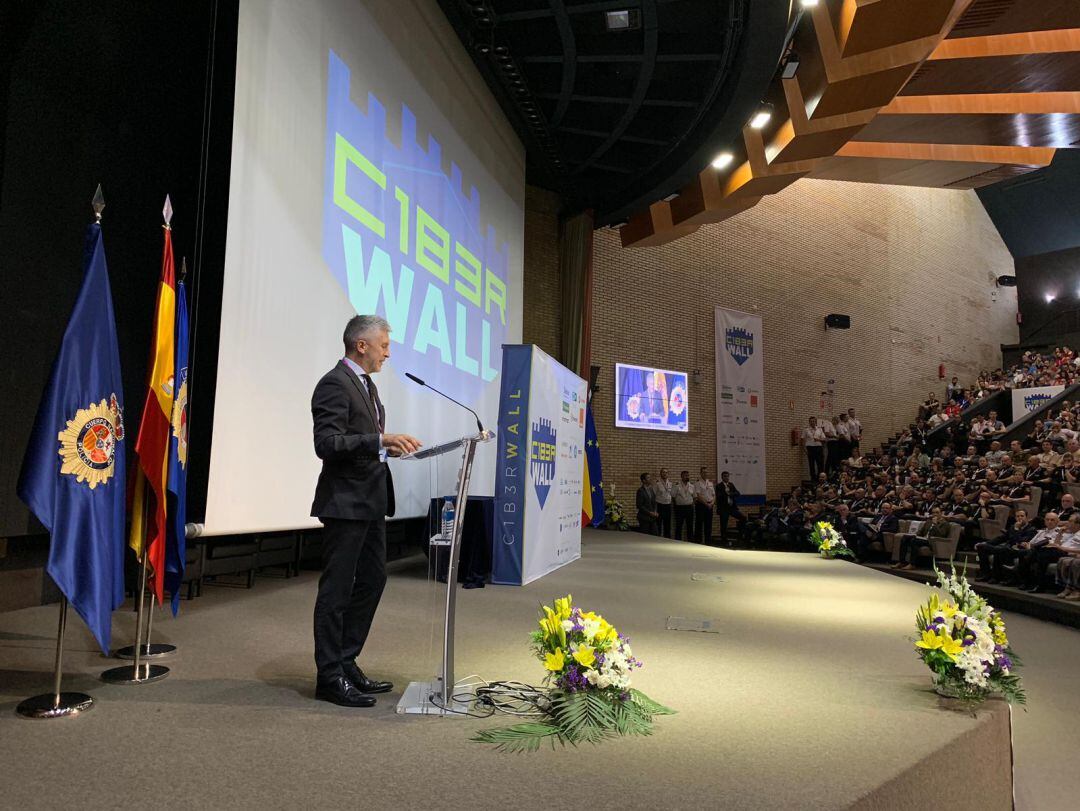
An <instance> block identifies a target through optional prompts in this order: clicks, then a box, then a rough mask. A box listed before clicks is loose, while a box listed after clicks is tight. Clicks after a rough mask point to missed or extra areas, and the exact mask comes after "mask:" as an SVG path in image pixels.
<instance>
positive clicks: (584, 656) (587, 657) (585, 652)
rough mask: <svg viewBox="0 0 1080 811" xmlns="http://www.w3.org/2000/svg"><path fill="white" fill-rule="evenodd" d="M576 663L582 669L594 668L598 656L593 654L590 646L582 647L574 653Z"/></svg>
mask: <svg viewBox="0 0 1080 811" xmlns="http://www.w3.org/2000/svg"><path fill="white" fill-rule="evenodd" d="M574 661H576V662H577V663H578V664H579V665H581V666H582V667H592V666H593V665H594V664H596V654H595V653H593V649H592V648H590V647H589V646H588V645H582V646H581V647H580V648H578V649H577V650H576V651H574Z"/></svg>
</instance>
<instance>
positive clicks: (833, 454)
mask: <svg viewBox="0 0 1080 811" xmlns="http://www.w3.org/2000/svg"><path fill="white" fill-rule="evenodd" d="M821 430H822V431H823V432H824V434H825V473H826V474H830V473H832V472H833V470H834V469H835V468H836V464H837V462H838V461H839V457H838V456H837V451H838V450H839V446H838V443H839V441H840V440H839V438H838V437H837V436H836V417H833V418H832V419H831V420H830V419H829V418H828V417H822V418H821Z"/></svg>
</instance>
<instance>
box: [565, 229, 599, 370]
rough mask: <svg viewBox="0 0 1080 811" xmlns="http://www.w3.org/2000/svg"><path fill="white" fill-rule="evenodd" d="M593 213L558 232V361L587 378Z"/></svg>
mask: <svg viewBox="0 0 1080 811" xmlns="http://www.w3.org/2000/svg"><path fill="white" fill-rule="evenodd" d="M592 254H593V213H592V211H591V210H590V211H585V212H582V213H581V214H578V215H576V216H574V217H570V218H568V219H566V220H563V222H562V227H561V228H560V233H559V277H560V280H561V283H562V324H561V331H560V336H559V337H560V339H561V340H560V342H559V347H560V357H559V361H560V362H561V363H562V364H563V366H565V367H566V368H568V369H572V370H574V371H576V372H577V373H578V374H579V375H581V376H582V377H584V378H585V379H586V380H588V379H589V360H590V357H589V354H590V353H589V344H590V339H591V334H590V332H591V330H590V326H591V324H590V322H591V310H592V306H591V305H592Z"/></svg>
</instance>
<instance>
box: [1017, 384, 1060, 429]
mask: <svg viewBox="0 0 1080 811" xmlns="http://www.w3.org/2000/svg"><path fill="white" fill-rule="evenodd" d="M1063 391H1065V387H1064V386H1036V387H1035V388H1030V389H1013V390H1012V417H1013V421H1014V422H1015V421H1016V420H1018V419H1020V418H1021V417H1022V416H1024V415H1025V414H1029V413H1031V412H1032V411H1034V410H1035V409H1036V408H1041V407H1042V406H1044V405H1046V404H1047V403H1049V402H1050V401H1051V400H1053V399H1054V398H1055V397H1057V396H1058V395H1059V394H1061V392H1063Z"/></svg>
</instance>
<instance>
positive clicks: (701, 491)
mask: <svg viewBox="0 0 1080 811" xmlns="http://www.w3.org/2000/svg"><path fill="white" fill-rule="evenodd" d="M694 495H695V496H697V497H698V499H699V500H700V501H701V502H702V503H703V504H704V505H705V506H706V507H711V506H712V505H713V502H714V501H716V485H715V484H713V482H711V481H709V480H708V479H698V480H697V481H696V482H694Z"/></svg>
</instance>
